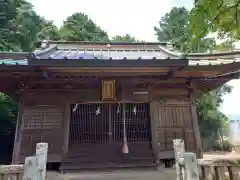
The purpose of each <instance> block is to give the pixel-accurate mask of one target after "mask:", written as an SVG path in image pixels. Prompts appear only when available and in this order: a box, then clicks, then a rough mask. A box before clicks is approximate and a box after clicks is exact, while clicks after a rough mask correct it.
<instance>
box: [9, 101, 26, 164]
mask: <svg viewBox="0 0 240 180" xmlns="http://www.w3.org/2000/svg"><path fill="white" fill-rule="evenodd" d="M18 106H19V107H18V116H17V124H16V130H15V139H14V147H13V154H12V164H16V163H17V161H18V160H19V155H20V146H21V137H20V136H21V125H22V109H23V107H22V106H23V105H22V104H19V105H18Z"/></svg>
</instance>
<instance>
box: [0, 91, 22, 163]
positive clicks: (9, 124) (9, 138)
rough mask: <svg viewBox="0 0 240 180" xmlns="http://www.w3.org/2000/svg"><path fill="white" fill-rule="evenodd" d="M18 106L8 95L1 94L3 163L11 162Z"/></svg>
mask: <svg viewBox="0 0 240 180" xmlns="http://www.w3.org/2000/svg"><path fill="white" fill-rule="evenodd" d="M17 112H18V106H17V104H16V103H15V102H14V101H13V100H12V99H11V98H10V97H9V96H7V95H5V94H2V93H0V120H1V121H0V141H1V143H2V144H4V145H3V146H2V147H1V149H0V153H1V154H2V156H1V157H0V162H1V163H4V164H5V163H6V164H7V163H9V162H11V156H12V150H13V144H14V134H15V127H16V120H17Z"/></svg>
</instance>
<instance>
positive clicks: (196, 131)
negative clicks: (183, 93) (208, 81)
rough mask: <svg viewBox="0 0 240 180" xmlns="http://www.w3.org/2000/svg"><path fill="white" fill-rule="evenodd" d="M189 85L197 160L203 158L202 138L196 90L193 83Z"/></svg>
mask: <svg viewBox="0 0 240 180" xmlns="http://www.w3.org/2000/svg"><path fill="white" fill-rule="evenodd" d="M188 85H189V99H190V106H191V107H190V113H191V117H192V126H193V134H194V140H195V147H196V155H197V158H202V145H201V137H200V131H199V124H198V116H197V107H196V89H195V87H194V85H193V84H192V83H188Z"/></svg>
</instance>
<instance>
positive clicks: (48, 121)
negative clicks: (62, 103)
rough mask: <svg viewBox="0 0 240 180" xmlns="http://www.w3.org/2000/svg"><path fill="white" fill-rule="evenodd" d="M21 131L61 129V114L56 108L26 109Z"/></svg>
mask: <svg viewBox="0 0 240 180" xmlns="http://www.w3.org/2000/svg"><path fill="white" fill-rule="evenodd" d="M22 118H23V129H29V130H30V129H56V128H60V127H61V122H62V119H63V112H62V110H61V109H58V108H39V107H36V108H35V109H28V110H25V111H24V113H23V117H22Z"/></svg>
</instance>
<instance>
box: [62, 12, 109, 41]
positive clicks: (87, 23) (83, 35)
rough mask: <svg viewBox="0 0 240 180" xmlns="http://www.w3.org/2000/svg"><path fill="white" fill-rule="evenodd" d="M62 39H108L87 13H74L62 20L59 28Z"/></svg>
mask: <svg viewBox="0 0 240 180" xmlns="http://www.w3.org/2000/svg"><path fill="white" fill-rule="evenodd" d="M60 34H61V37H62V39H64V40H67V41H108V40H109V38H108V35H107V33H106V32H105V31H103V30H102V29H101V28H100V27H99V26H97V25H96V24H95V23H94V22H93V21H92V20H91V19H90V18H89V17H88V16H87V15H85V14H83V13H75V14H73V15H71V16H69V17H68V18H67V20H66V21H64V23H63V26H62V27H61V29H60Z"/></svg>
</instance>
